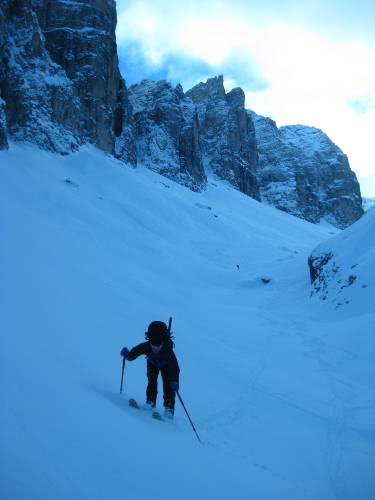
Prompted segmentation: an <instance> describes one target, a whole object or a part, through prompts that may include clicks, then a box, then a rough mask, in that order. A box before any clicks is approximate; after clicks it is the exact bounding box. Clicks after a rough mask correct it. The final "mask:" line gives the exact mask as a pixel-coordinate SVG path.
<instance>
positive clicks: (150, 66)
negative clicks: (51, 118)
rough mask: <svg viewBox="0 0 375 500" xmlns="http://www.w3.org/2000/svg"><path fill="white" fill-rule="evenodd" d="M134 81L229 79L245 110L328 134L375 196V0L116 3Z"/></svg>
mask: <svg viewBox="0 0 375 500" xmlns="http://www.w3.org/2000/svg"><path fill="white" fill-rule="evenodd" d="M117 10H118V26H117V43H118V46H119V55H120V66H121V69H122V73H123V76H124V77H125V80H126V82H127V84H128V85H129V84H132V83H135V82H137V81H139V80H141V79H143V78H151V79H160V78H165V79H167V80H169V81H171V82H172V83H174V84H177V83H181V84H182V85H183V87H184V89H185V90H188V89H189V88H191V87H192V86H193V85H195V84H196V83H198V82H200V81H205V80H206V79H207V78H209V77H211V76H214V75H218V74H223V75H224V82H225V87H226V90H227V91H229V90H230V89H231V88H233V87H235V86H240V87H242V88H243V89H244V91H245V93H246V107H247V108H250V109H253V110H254V111H256V112H257V113H259V114H262V115H266V116H270V117H271V118H273V119H274V120H275V121H276V122H277V124H278V125H279V126H280V125H290V124H297V123H301V124H304V125H311V126H315V127H318V128H321V129H322V130H324V132H326V133H327V134H328V135H329V136H330V138H331V139H332V140H333V141H334V142H335V143H336V144H337V145H338V146H340V148H341V149H342V150H343V151H344V152H345V153H346V154H347V155H348V156H349V161H350V164H351V167H352V169H353V170H354V171H355V172H356V173H357V176H358V178H359V180H360V182H361V189H362V194H363V195H365V196H373V197H375V153H374V149H375V148H374V146H373V144H374V142H375V1H374V0H356V1H353V0H350V1H349V0H325V1H323V0H311V1H310V0H309V1H303V0H298V1H297V0H261V1H260V0H258V1H251V0H249V1H245V0H222V1H213V0H191V1H188V0H184V1H182V0H148V1H147V0H117Z"/></svg>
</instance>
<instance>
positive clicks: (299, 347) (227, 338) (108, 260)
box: [0, 145, 375, 500]
mask: <svg viewBox="0 0 375 500" xmlns="http://www.w3.org/2000/svg"><path fill="white" fill-rule="evenodd" d="M0 167H1V168H0V223H1V227H2V228H3V229H4V231H5V232H4V234H5V236H6V238H4V240H3V242H4V245H2V246H1V247H0V264H1V265H2V268H1V276H2V277H3V279H4V285H3V288H2V290H3V294H2V296H1V297H0V299H1V301H0V303H2V304H4V305H5V307H4V309H3V311H2V313H1V314H0V318H1V321H3V324H2V325H1V328H2V331H4V332H5V334H6V335H5V336H4V337H3V339H2V340H1V343H2V345H1V351H2V352H3V353H4V352H6V353H7V357H5V356H4V355H2V359H1V366H2V370H4V373H3V376H2V377H1V378H2V383H1V386H0V389H1V394H0V395H1V396H2V399H3V400H4V401H5V405H4V408H5V412H4V415H3V416H2V417H0V428H1V429H2V431H1V432H2V436H1V438H2V442H3V443H4V449H5V454H6V455H7V458H8V460H7V462H6V463H5V462H4V458H3V459H2V460H1V463H0V466H2V469H3V472H2V473H0V482H1V484H2V485H3V489H4V493H3V494H4V495H5V496H4V498H6V499H7V500H18V499H20V498H28V499H31V500H33V499H34V498H35V499H36V498H37V499H38V500H43V499H46V500H49V499H50V498H52V497H53V498H56V499H57V500H60V499H61V500H66V499H71V498H79V499H89V500H95V499H105V500H111V499H112V498H113V499H115V498H116V499H117V498H119V497H121V495H123V488H124V484H126V485H127V495H129V496H130V497H131V498H140V499H143V498H149V496H152V497H153V498H154V499H155V500H158V499H159V498H160V499H162V498H165V491H164V490H163V489H159V488H158V487H155V485H158V484H159V481H160V478H161V477H165V467H166V464H167V465H168V471H169V474H170V476H169V479H168V482H169V486H170V488H171V489H172V491H174V492H175V494H176V495H177V496H176V498H179V499H181V500H184V499H188V498H189V499H191V498H192V497H193V496H196V497H197V498H207V499H210V498H212V499H215V500H220V499H228V498H236V499H239V500H242V499H248V498H252V499H256V500H317V499H319V500H359V499H360V500H373V498H375V481H374V479H373V475H372V474H371V471H372V468H373V463H375V434H374V431H373V422H374V416H375V390H374V385H373V378H372V375H374V376H375V372H374V369H373V368H372V365H371V363H370V360H371V359H372V358H371V352H372V351H373V350H374V345H373V342H374V341H373V339H372V337H371V335H370V332H371V331H372V327H373V326H374V324H375V323H374V314H369V315H368V316H363V317H357V318H354V319H351V318H346V319H342V318H341V317H340V316H338V313H337V312H332V313H331V314H330V313H327V311H324V312H323V310H322V309H320V307H319V304H316V303H313V302H311V301H310V300H309V291H310V289H309V277H308V270H307V264H306V262H307V256H308V255H309V253H310V251H311V250H312V249H313V248H314V247H315V246H316V245H317V244H318V243H320V241H322V240H324V239H326V238H328V237H329V235H330V234H331V233H332V228H328V227H326V228H324V227H319V226H313V225H311V224H308V223H305V222H304V221H300V220H297V219H294V218H293V217H290V216H289V215H287V214H284V213H281V212H278V211H276V210H274V209H273V208H271V207H268V206H262V205H260V204H259V203H257V202H255V201H254V200H251V199H249V198H247V197H245V196H243V195H241V194H240V193H238V192H236V191H234V190H232V189H231V190H229V189H227V186H226V185H225V183H222V184H220V182H218V181H217V180H216V181H215V184H214V185H213V184H212V183H209V189H208V190H207V191H206V192H204V193H201V194H197V193H192V192H190V191H188V190H186V189H184V188H182V187H181V186H178V185H174V184H173V183H171V182H169V181H168V189H165V182H167V181H165V179H162V180H160V177H159V176H158V175H157V174H155V173H153V172H149V171H147V170H144V169H142V168H140V169H138V170H131V169H125V168H124V167H119V164H118V163H117V162H116V161H114V160H113V159H110V158H108V157H106V156H105V155H104V154H102V153H100V152H98V151H96V150H94V149H93V148H83V149H82V151H81V152H80V153H77V154H74V155H71V156H70V157H56V156H54V155H51V154H49V153H45V152H41V151H38V150H37V149H35V148H30V147H26V146H16V145H12V146H11V149H10V151H8V152H0ZM66 179H69V182H67V181H66ZM207 206H209V207H212V210H202V209H201V208H200V207H207ZM171 207H172V210H171ZM197 207H198V208H199V210H197ZM214 214H215V215H214ZM237 264H238V265H239V269H238V268H237ZM264 276H267V277H270V278H271V281H270V283H269V284H264V283H262V281H261V278H262V277H264ZM160 283H163V286H162V287H161V286H160ZM66 311H68V314H66ZM169 314H172V315H173V317H174V329H175V334H176V352H177V355H178V357H179V361H180V365H181V368H182V375H181V395H182V397H183V398H184V400H185V402H186V404H187V407H188V409H189V411H190V412H191V416H192V418H193V420H194V422H195V424H196V427H197V430H198V433H199V434H200V436H201V438H202V440H203V443H204V444H203V446H200V445H199V444H198V443H197V442H196V438H195V436H194V434H193V433H192V430H191V428H190V425H189V422H188V421H187V420H186V417H185V415H184V413H183V410H182V408H180V407H179V406H177V409H176V417H175V421H174V422H173V423H170V422H157V421H155V420H153V419H151V417H150V415H148V414H147V412H140V411H135V410H134V409H132V408H129V407H128V402H127V400H128V397H130V396H132V397H135V398H136V399H137V400H139V401H142V399H141V398H143V397H144V390H145V376H144V361H143V360H137V361H136V362H134V363H126V368H125V389H124V394H123V395H122V396H120V395H119V394H118V389H117V384H118V382H119V380H118V376H119V375H120V357H119V351H120V349H121V347H122V346H123V345H128V346H131V345H135V344H136V343H138V342H141V341H142V340H143V339H142V335H143V333H142V332H144V329H145V327H146V326H147V324H148V322H149V321H151V320H152V319H155V318H158V319H159V318H160V319H163V318H165V319H167V317H168V315H169ZM335 315H336V316H335ZM353 332H356V337H353ZM371 342H372V343H371ZM361 343H362V344H363V346H362V345H361ZM367 351H368V355H367ZM26 367H27V368H26ZM46 374H48V376H46ZM4 381H6V383H4ZM29 381H30V385H29ZM159 390H160V389H159ZM160 397H161V395H160V393H159V398H160ZM160 404H161V403H160V400H159V406H160ZM103 428H104V429H105V432H104V433H103ZM128 449H131V450H132V454H131V459H129V456H128V454H127V451H128ZM150 454H151V457H150ZM148 459H151V461H152V464H153V467H152V468H150V469H148V462H147V460H148ZM21 469H22V470H24V471H25V472H24V475H21V476H20V475H19V474H18V471H19V470H21ZM145 471H146V472H147V478H148V481H147V480H144V474H145ZM0 491H1V490H0ZM51 491H53V492H54V496H51Z"/></svg>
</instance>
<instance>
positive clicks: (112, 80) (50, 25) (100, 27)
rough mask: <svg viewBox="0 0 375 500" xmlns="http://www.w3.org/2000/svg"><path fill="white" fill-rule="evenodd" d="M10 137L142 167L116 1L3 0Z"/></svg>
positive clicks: (5, 90)
mask: <svg viewBox="0 0 375 500" xmlns="http://www.w3.org/2000/svg"><path fill="white" fill-rule="evenodd" d="M0 5H1V6H2V7H3V8H2V11H3V18H4V20H3V25H4V30H3V33H4V34H3V37H4V40H5V43H6V49H5V51H4V50H3V58H4V57H5V63H6V64H5V65H4V66H5V71H4V77H3V81H2V82H1V91H2V96H3V99H4V101H5V103H6V118H7V133H8V135H9V136H10V137H11V138H12V139H15V140H27V141H32V142H34V143H36V144H38V145H39V146H41V147H43V148H46V149H50V150H52V151H56V152H59V153H69V152H71V151H72V150H74V149H76V148H77V147H78V146H79V145H80V144H82V143H84V142H91V143H93V144H95V145H97V146H98V147H99V148H101V149H103V150H104V151H107V152H109V153H111V154H114V155H115V156H116V157H118V158H120V159H122V160H123V161H125V162H129V163H132V164H135V163H136V156H135V144H134V138H133V125H132V121H131V108H130V105H129V102H128V99H127V90H126V86H125V83H124V81H123V79H122V78H121V75H120V72H119V69H118V61H117V49H116V40H115V26H116V6H115V2H114V1H113V0H94V1H91V2H90V3H88V2H86V1H81V0H75V1H74V2H71V1H67V0H56V1H54V2H51V1H50V0H17V1H15V0H9V1H6V0H2V3H1V4H0ZM3 45H4V44H3Z"/></svg>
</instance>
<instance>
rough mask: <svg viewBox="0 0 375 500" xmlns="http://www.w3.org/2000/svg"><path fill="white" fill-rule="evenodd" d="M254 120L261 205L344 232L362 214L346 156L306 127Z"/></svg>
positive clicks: (358, 193)
mask: <svg viewBox="0 0 375 500" xmlns="http://www.w3.org/2000/svg"><path fill="white" fill-rule="evenodd" d="M249 113H250V114H251V116H252V118H253V120H254V125H255V131H256V137H257V145H258V154H259V165H258V173H257V176H258V181H259V186H260V192H261V197H262V201H265V202H267V203H270V204H272V205H274V206H275V207H277V208H279V209H281V210H284V211H286V212H289V213H291V214H292V215H295V216H297V217H301V218H303V219H306V220H308V221H310V222H314V223H316V222H319V221H320V220H323V219H324V220H326V221H328V222H330V223H331V224H333V225H335V226H337V227H339V228H345V227H347V226H349V225H350V224H352V223H353V222H355V221H356V220H358V219H359V218H360V217H361V216H362V215H363V209H362V200H361V193H360V188H359V184H358V182H357V178H356V176H355V174H354V172H352V170H351V169H350V166H349V162H348V159H347V157H346V155H344V153H343V152H342V151H341V150H340V148H338V147H337V146H336V145H335V144H334V143H333V142H332V141H331V140H330V139H329V138H328V137H327V135H326V134H324V133H323V132H322V131H321V130H319V129H317V128H313V127H305V126H302V125H293V126H286V127H280V128H277V126H276V124H275V122H274V121H272V120H271V119H269V118H265V117H263V116H259V115H256V114H255V113H254V112H249Z"/></svg>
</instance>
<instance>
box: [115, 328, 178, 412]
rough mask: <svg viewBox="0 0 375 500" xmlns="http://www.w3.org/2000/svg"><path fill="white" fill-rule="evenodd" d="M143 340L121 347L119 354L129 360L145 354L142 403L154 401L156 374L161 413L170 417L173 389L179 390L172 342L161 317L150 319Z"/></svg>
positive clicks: (172, 409)
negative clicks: (160, 388) (160, 383)
mask: <svg viewBox="0 0 375 500" xmlns="http://www.w3.org/2000/svg"><path fill="white" fill-rule="evenodd" d="M146 338H147V339H148V340H147V341H146V342H142V343H141V344H138V345H137V346H135V347H133V349H131V350H130V351H129V350H128V349H127V347H124V348H123V349H122V351H121V355H122V356H125V359H127V360H128V361H133V360H134V359H136V358H138V357H139V356H141V355H145V356H146V358H147V379H148V384H147V389H146V404H147V405H149V407H150V408H154V407H155V405H156V397H157V393H158V376H159V372H160V373H161V376H162V379H163V393H164V408H165V414H166V415H167V416H168V417H170V418H173V415H174V406H175V398H176V391H178V390H179V376H180V368H179V366H178V362H177V358H176V355H175V353H174V352H173V342H172V340H171V339H170V337H169V334H168V328H167V325H166V324H165V323H164V322H163V321H153V322H152V323H150V325H149V327H148V330H147V332H146Z"/></svg>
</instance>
